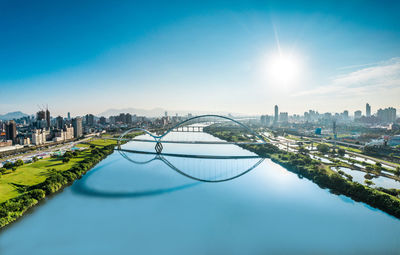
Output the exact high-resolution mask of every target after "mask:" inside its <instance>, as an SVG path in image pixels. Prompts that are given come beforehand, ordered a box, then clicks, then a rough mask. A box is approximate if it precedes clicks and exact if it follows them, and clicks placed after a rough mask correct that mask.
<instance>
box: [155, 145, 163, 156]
mask: <svg viewBox="0 0 400 255" xmlns="http://www.w3.org/2000/svg"><path fill="white" fill-rule="evenodd" d="M154 149H155V150H156V152H157V153H158V154H160V153H161V152H162V150H163V146H162V144H161V143H160V142H157V143H156V147H155V148H154Z"/></svg>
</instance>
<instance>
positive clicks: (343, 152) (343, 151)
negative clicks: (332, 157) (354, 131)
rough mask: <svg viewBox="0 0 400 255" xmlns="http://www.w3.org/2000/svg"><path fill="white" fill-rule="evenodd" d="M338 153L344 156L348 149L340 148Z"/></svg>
mask: <svg viewBox="0 0 400 255" xmlns="http://www.w3.org/2000/svg"><path fill="white" fill-rule="evenodd" d="M337 153H338V154H339V156H342V157H343V156H344V154H346V151H345V150H344V149H338V151H337Z"/></svg>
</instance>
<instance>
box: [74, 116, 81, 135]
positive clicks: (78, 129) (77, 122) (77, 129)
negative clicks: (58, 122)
mask: <svg viewBox="0 0 400 255" xmlns="http://www.w3.org/2000/svg"><path fill="white" fill-rule="evenodd" d="M72 126H73V127H74V137H75V138H79V137H81V136H82V134H83V132H82V118H81V117H76V118H75V119H72Z"/></svg>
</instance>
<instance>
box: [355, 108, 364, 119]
mask: <svg viewBox="0 0 400 255" xmlns="http://www.w3.org/2000/svg"><path fill="white" fill-rule="evenodd" d="M361 115H362V113H361V111H360V110H358V111H355V112H354V119H359V118H361Z"/></svg>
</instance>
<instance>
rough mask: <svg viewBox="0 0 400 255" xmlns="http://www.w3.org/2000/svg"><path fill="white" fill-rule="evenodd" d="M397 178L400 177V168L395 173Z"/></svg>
mask: <svg viewBox="0 0 400 255" xmlns="http://www.w3.org/2000/svg"><path fill="white" fill-rule="evenodd" d="M394 174H395V175H396V176H400V166H398V167H396V171H395V172H394Z"/></svg>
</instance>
